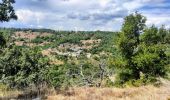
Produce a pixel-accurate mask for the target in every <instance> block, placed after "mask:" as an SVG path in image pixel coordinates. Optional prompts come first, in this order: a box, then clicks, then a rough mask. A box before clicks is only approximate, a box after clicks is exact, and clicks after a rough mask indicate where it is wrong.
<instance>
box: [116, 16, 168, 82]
mask: <svg viewBox="0 0 170 100" xmlns="http://www.w3.org/2000/svg"><path fill="white" fill-rule="evenodd" d="M145 22H146V18H145V17H144V16H142V15H141V14H139V13H135V14H131V15H129V16H127V17H126V18H125V22H124V24H123V26H122V31H121V32H120V35H119V39H118V49H119V51H120V56H117V57H116V58H115V59H116V60H115V63H114V65H115V66H117V67H116V68H117V69H118V71H117V72H118V75H117V83H118V84H119V85H124V84H125V83H131V84H133V85H136V84H138V82H139V83H141V84H146V83H148V82H154V81H155V80H156V78H157V77H164V76H166V73H167V70H166V69H167V65H168V55H167V54H166V51H167V45H166V44H165V45H164V43H165V42H164V40H165V39H164V38H165V36H166V33H167V30H166V29H164V27H161V28H160V29H158V28H156V27H155V26H154V25H153V26H152V27H150V28H145ZM138 85H139V84H138Z"/></svg>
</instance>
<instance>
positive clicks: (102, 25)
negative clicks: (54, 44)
mask: <svg viewBox="0 0 170 100" xmlns="http://www.w3.org/2000/svg"><path fill="white" fill-rule="evenodd" d="M0 1H1V0H0ZM14 7H15V10H16V14H17V15H18V20H17V21H10V22H8V23H6V22H5V23H0V27H16V28H50V29H55V30H75V29H77V30H86V31H90V30H107V31H118V30H120V28H121V25H122V22H123V18H124V17H125V16H127V15H128V14H130V13H133V12H135V11H139V12H140V13H142V14H143V15H145V16H146V17H147V25H152V24H155V25H156V26H161V25H162V24H164V25H166V27H167V28H170V1H169V0H16V3H15V4H14Z"/></svg>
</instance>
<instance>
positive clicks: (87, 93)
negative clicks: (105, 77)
mask: <svg viewBox="0 0 170 100" xmlns="http://www.w3.org/2000/svg"><path fill="white" fill-rule="evenodd" d="M162 82H163V85H162V86H160V87H154V86H152V85H148V86H141V87H131V88H123V89H121V88H96V87H75V88H70V89H69V90H67V91H64V92H59V93H56V92H57V91H55V90H54V89H48V88H46V89H47V90H48V92H46V94H45V98H46V97H47V98H46V99H47V100H170V82H169V81H166V80H163V81H162ZM22 93H23V92H19V91H3V90H1V91H0V94H1V95H0V100H1V97H18V96H19V95H21V94H22ZM9 100H10V99H9Z"/></svg>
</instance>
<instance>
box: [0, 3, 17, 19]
mask: <svg viewBox="0 0 170 100" xmlns="http://www.w3.org/2000/svg"><path fill="white" fill-rule="evenodd" d="M13 3H15V0H2V3H0V22H8V21H10V20H11V19H15V20H16V19H17V16H16V14H15V11H14V8H13V6H12V4H13Z"/></svg>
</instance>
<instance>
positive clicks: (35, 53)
mask: <svg viewBox="0 0 170 100" xmlns="http://www.w3.org/2000/svg"><path fill="white" fill-rule="evenodd" d="M13 3H15V1H14V0H2V3H0V21H1V22H6V21H7V22H8V21H10V19H17V16H16V15H15V12H14V9H13V7H12V4H13ZM145 22H146V17H144V16H143V15H141V14H139V13H135V14H130V15H129V16H127V17H125V19H124V23H123V26H122V29H121V32H103V31H93V32H91V31H89V32H88V31H86V32H84V31H78V32H74V31H54V30H50V29H15V28H0V88H1V87H5V88H10V89H19V90H24V89H26V88H29V87H33V86H34V87H36V89H37V90H38V89H39V88H40V86H45V85H46V86H47V87H49V88H52V87H53V88H54V89H57V90H58V89H59V90H62V89H68V88H70V87H81V86H88V87H112V86H114V85H115V86H119V87H120V86H121V87H126V86H141V85H147V84H154V83H156V82H158V81H159V79H160V77H161V78H169V73H170V30H168V29H166V28H165V27H164V26H162V27H160V28H157V27H156V26H154V25H153V26H151V27H147V26H146V25H145ZM115 76H116V79H114V78H115Z"/></svg>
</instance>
